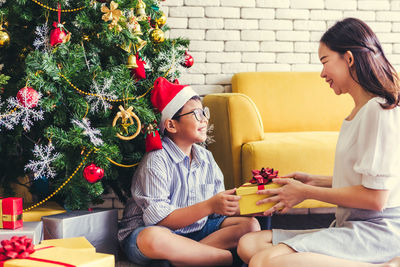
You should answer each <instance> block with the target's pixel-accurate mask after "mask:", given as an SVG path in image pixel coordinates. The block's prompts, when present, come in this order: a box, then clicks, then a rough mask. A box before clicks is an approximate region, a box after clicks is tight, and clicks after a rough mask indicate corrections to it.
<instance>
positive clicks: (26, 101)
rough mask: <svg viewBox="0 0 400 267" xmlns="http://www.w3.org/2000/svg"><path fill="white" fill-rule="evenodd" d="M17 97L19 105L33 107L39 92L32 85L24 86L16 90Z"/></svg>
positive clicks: (37, 99) (36, 102) (35, 104)
mask: <svg viewBox="0 0 400 267" xmlns="http://www.w3.org/2000/svg"><path fill="white" fill-rule="evenodd" d="M17 99H18V102H19V103H20V104H21V106H24V107H27V108H34V107H36V106H37V104H38V102H39V93H38V92H37V91H36V90H35V89H33V88H32V87H24V88H21V89H20V90H19V91H18V93H17Z"/></svg>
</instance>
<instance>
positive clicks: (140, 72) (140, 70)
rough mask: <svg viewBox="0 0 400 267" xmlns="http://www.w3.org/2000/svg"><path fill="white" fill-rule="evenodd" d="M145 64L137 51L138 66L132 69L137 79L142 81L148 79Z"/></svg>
mask: <svg viewBox="0 0 400 267" xmlns="http://www.w3.org/2000/svg"><path fill="white" fill-rule="evenodd" d="M145 64H146V62H145V61H144V60H143V59H141V58H140V57H139V53H136V65H137V66H138V67H137V68H135V69H132V71H131V74H132V75H135V77H136V80H137V81H140V80H141V79H146V70H145V69H144V65H145Z"/></svg>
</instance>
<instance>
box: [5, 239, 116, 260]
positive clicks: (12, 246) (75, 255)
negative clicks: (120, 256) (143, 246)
mask: <svg viewBox="0 0 400 267" xmlns="http://www.w3.org/2000/svg"><path fill="white" fill-rule="evenodd" d="M85 241H86V242H85ZM51 243H53V244H54V245H59V246H57V247H55V246H54V247H53V246H49V245H50V244H51ZM2 244H3V251H4V252H2V253H0V258H1V260H0V266H4V267H26V266H29V267H47V266H49V267H50V266H68V267H72V266H76V267H80V266H82V267H83V266H85V267H98V266H102V267H114V266H115V259H114V255H110V254H103V253H95V252H93V250H94V248H93V247H91V248H90V247H89V246H91V245H90V243H89V242H88V241H87V240H86V239H85V238H70V239H64V240H55V241H53V242H51V240H47V241H46V242H44V243H42V244H40V245H37V246H35V247H34V250H35V251H34V252H33V249H31V248H33V245H31V240H30V239H27V238H26V237H18V238H17V237H15V238H12V239H11V240H5V241H4V242H2ZM21 245H22V247H23V248H20V246H21ZM7 246H8V247H7ZM75 246H76V247H75ZM72 247H75V248H72ZM21 249H22V251H21ZM88 249H91V250H88ZM32 252H33V253H32Z"/></svg>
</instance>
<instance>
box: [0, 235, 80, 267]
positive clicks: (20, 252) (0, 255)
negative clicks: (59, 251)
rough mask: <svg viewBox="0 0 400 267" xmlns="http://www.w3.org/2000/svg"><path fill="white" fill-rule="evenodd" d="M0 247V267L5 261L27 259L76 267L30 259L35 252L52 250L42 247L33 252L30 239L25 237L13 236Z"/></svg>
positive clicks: (34, 259) (69, 266)
mask: <svg viewBox="0 0 400 267" xmlns="http://www.w3.org/2000/svg"><path fill="white" fill-rule="evenodd" d="M1 245H2V247H1V248H0V267H3V266H4V264H5V262H6V261H8V260H12V259H27V260H33V261H40V262H47V263H53V264H58V265H61V266H65V267H76V266H75V265H72V264H68V263H64V262H59V261H52V260H46V259H39V258H34V257H31V256H30V255H31V254H32V253H33V252H35V251H36V250H40V249H47V248H52V247H53V246H48V247H43V248H39V249H36V250H35V248H34V245H33V244H32V239H31V238H27V237H26V236H21V237H18V236H13V237H12V238H11V239H10V240H2V241H1Z"/></svg>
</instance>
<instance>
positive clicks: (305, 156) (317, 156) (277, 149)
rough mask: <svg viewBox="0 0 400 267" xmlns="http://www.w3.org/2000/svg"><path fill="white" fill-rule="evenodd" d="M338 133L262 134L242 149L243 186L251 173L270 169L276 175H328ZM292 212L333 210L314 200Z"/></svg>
mask: <svg viewBox="0 0 400 267" xmlns="http://www.w3.org/2000/svg"><path fill="white" fill-rule="evenodd" d="M338 134H339V133H338V132H330V131H320V132H281V133H265V135H264V139H263V140H262V141H254V142H248V143H245V144H243V146H242V177H245V178H244V180H243V183H244V182H246V181H248V180H250V179H251V170H253V169H261V168H262V167H270V168H275V169H277V170H279V174H280V175H284V174H288V173H290V172H294V171H302V172H308V173H313V174H321V175H332V173H333V170H332V166H333V162H334V155H335V147H336V142H337V139H338ZM295 207H296V208H317V207H335V205H332V204H328V203H325V202H321V201H316V200H306V201H304V202H302V203H300V204H298V205H296V206H295Z"/></svg>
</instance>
